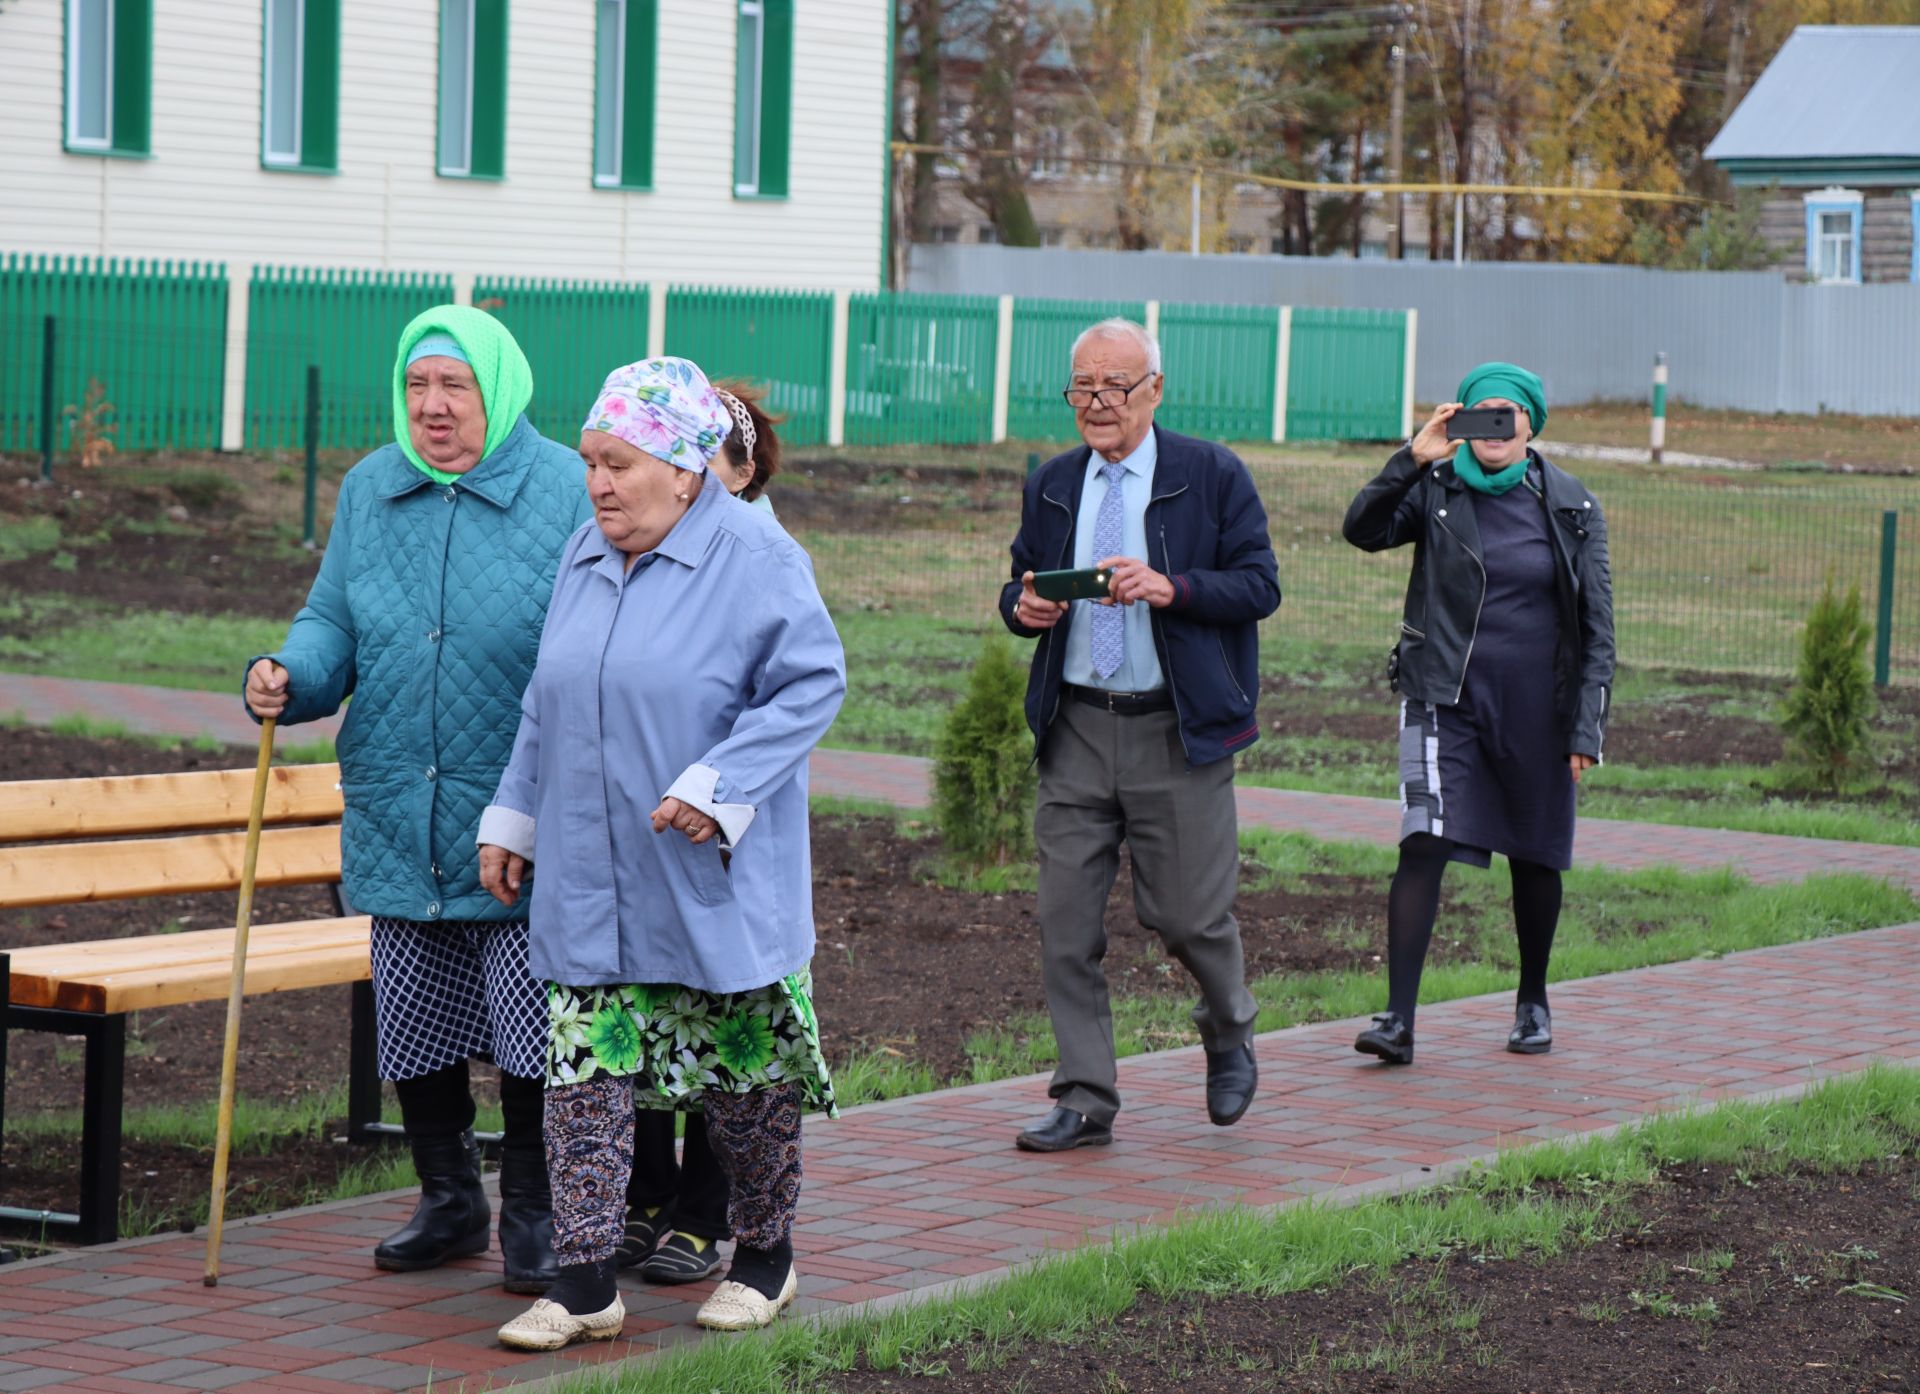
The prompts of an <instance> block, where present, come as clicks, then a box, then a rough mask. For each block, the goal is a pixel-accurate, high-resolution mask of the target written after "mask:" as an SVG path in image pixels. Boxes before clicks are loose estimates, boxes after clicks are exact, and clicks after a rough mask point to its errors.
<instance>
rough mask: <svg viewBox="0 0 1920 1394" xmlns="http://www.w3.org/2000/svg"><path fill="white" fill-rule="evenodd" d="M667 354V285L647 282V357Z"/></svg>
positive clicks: (660, 282) (660, 356)
mask: <svg viewBox="0 0 1920 1394" xmlns="http://www.w3.org/2000/svg"><path fill="white" fill-rule="evenodd" d="M666 352H667V283H666V282H665V281H649V282H647V357H649V358H663V357H665V356H666Z"/></svg>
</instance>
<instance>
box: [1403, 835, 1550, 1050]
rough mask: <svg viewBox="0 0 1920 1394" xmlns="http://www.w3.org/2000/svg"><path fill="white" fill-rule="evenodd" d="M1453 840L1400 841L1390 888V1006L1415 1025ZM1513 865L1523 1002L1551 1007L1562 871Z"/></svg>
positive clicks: (1514, 859) (1519, 863)
mask: <svg viewBox="0 0 1920 1394" xmlns="http://www.w3.org/2000/svg"><path fill="white" fill-rule="evenodd" d="M1452 851H1453V844H1452V843H1451V842H1449V841H1448V840H1447V839H1446V838H1444V837H1435V836H1433V835H1432V834H1431V833H1414V834H1413V835H1412V836H1411V837H1408V838H1407V839H1406V840H1405V841H1404V842H1402V843H1401V844H1400V865H1399V866H1398V867H1397V868H1396V869H1395V870H1394V873H1393V887H1392V889H1391V890H1389V891H1388V892H1387V1010H1388V1011H1390V1012H1398V1013H1399V1014H1400V1015H1401V1016H1403V1017H1405V1018H1406V1020H1407V1024H1408V1025H1412V1024H1413V1012H1414V1008H1415V1006H1417V1005H1418V1003H1419V1001H1420V970H1421V969H1422V968H1423V967H1425V966H1426V962H1427V945H1428V944H1429V943H1430V942H1432V939H1433V921H1434V918H1435V916H1437V915H1438V914H1439V912H1440V877H1441V875H1442V873H1444V872H1445V871H1446V869H1447V858H1448V856H1449V854H1450V853H1451V852H1452ZM1508 865H1509V866H1511V867H1512V869H1513V928H1514V933H1515V935H1516V937H1517V938H1518V939H1519V945H1520V990H1519V992H1518V993H1516V994H1515V996H1516V1000H1518V1001H1520V1002H1533V1003H1536V1004H1538V1005H1539V1006H1542V1007H1544V1006H1546V1005H1547V959H1548V957H1549V956H1550V955H1551V954H1552V952H1553V932H1554V930H1555V929H1556V928H1557V927H1558V926H1559V923H1560V873H1559V872H1558V871H1557V870H1556V869H1554V868H1553V867H1550V866H1542V865H1541V864H1540V863H1539V862H1528V861H1522V860H1520V859H1519V858H1518V857H1510V858H1508Z"/></svg>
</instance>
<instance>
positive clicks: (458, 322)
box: [393, 305, 533, 484]
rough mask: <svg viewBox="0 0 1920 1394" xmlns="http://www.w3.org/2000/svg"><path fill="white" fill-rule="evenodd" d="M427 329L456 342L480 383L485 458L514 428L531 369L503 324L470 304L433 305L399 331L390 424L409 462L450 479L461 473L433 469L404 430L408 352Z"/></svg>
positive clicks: (528, 391)
mask: <svg viewBox="0 0 1920 1394" xmlns="http://www.w3.org/2000/svg"><path fill="white" fill-rule="evenodd" d="M429 334H447V335H450V336H451V337H452V338H453V340H454V342H455V343H457V344H459V345H460V347H461V349H462V350H463V351H464V352H465V353H466V355H467V363H468V365H469V366H470V367H472V369H473V376H474V380H475V381H476V382H478V383H479V384H480V402H481V405H483V406H484V407H485V408H486V409H487V440H486V445H485V447H484V448H483V449H482V450H481V452H480V458H481V459H482V460H484V459H486V458H487V456H489V455H491V454H493V452H494V451H496V450H498V449H499V448H500V443H501V442H502V441H504V440H505V439H506V438H507V437H508V436H509V435H511V434H512V433H513V428H514V427H515V426H516V425H518V424H519V422H520V413H521V412H523V411H525V410H526V409H527V403H529V402H531V401H532V400H533V369H532V368H531V367H529V366H528V364H527V356H526V354H524V353H522V352H521V351H520V345H519V344H518V343H517V342H515V340H514V337H513V335H511V334H509V333H508V332H507V330H506V327H505V326H504V325H502V324H501V323H500V321H499V320H497V319H495V318H494V317H493V316H492V315H490V314H488V313H487V312H486V311H485V310H476V309H474V308H473V307H472V306H471V305H435V306H434V307H433V308H432V309H431V310H427V311H425V312H423V313H421V314H418V315H415V316H414V318H413V321H412V322H411V323H410V324H408V325H407V327H406V328H405V329H403V330H401V331H400V350H399V352H398V353H396V354H395V355H394V359H393V429H394V433H395V434H396V435H397V436H398V438H399V441H400V448H401V449H402V450H403V451H405V452H406V455H407V458H408V459H409V460H411V461H412V462H413V467H414V468H415V469H417V470H419V471H420V472H421V473H422V474H424V475H426V476H427V478H429V479H431V480H433V481H434V482H435V483H436V484H451V483H453V481H454V480H456V479H458V478H459V477H460V476H459V475H458V474H456V473H453V472H452V471H450V470H442V469H435V468H434V467H433V466H432V465H430V464H428V463H427V462H426V461H425V460H423V459H421V458H420V452H419V451H417V450H415V449H414V448H413V437H412V435H411V434H409V433H408V431H407V355H408V354H409V353H410V352H412V350H413V346H414V345H415V344H417V343H419V342H420V341H421V340H422V339H424V338H426V337H427V335H429Z"/></svg>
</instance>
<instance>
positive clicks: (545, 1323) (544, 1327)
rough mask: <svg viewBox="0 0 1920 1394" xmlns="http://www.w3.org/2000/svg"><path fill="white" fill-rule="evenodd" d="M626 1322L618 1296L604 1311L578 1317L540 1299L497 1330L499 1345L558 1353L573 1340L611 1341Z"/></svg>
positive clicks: (557, 1304) (553, 1303)
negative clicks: (556, 1351) (555, 1351)
mask: <svg viewBox="0 0 1920 1394" xmlns="http://www.w3.org/2000/svg"><path fill="white" fill-rule="evenodd" d="M626 1319H627V1309H626V1307H625V1306H624V1305H623V1304H622V1303H621V1301H620V1299H619V1298H618V1297H615V1298H614V1299H613V1305H612V1306H611V1307H608V1308H607V1309H606V1310H605V1311H601V1312H589V1313H587V1314H586V1315H585V1316H580V1317H577V1316H575V1315H574V1314H573V1313H572V1312H569V1311H568V1310H567V1309H566V1308H565V1307H562V1306H561V1305H560V1304H559V1303H558V1302H549V1301H547V1299H546V1298H544V1297H543V1298H541V1299H540V1300H539V1301H538V1302H536V1303H534V1304H533V1305H532V1306H531V1307H529V1308H528V1309H527V1310H526V1311H525V1312H523V1313H521V1314H520V1315H519V1316H517V1317H515V1318H514V1319H513V1320H512V1321H510V1322H508V1323H507V1324H506V1325H505V1326H503V1327H501V1328H500V1344H501V1345H503V1346H512V1347H514V1348H515V1349H517V1350H559V1349H560V1347H562V1346H564V1345H571V1344H572V1343H573V1342H575V1341H611V1340H612V1339H613V1338H614V1337H615V1336H618V1335H619V1334H620V1327H621V1326H622V1325H623V1324H624V1323H625V1321H626Z"/></svg>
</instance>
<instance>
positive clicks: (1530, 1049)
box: [1507, 1002, 1553, 1055]
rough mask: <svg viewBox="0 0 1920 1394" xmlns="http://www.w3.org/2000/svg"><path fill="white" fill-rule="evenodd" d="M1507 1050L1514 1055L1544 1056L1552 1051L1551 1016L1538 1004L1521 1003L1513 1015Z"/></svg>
mask: <svg viewBox="0 0 1920 1394" xmlns="http://www.w3.org/2000/svg"><path fill="white" fill-rule="evenodd" d="M1507 1049H1508V1050H1510V1051H1512V1052H1513V1053H1514V1054H1515V1055H1545V1054H1546V1053H1547V1052H1548V1051H1550V1050H1552V1049H1553V1016H1552V1014H1551V1013H1549V1012H1548V1011H1547V1009H1546V1008H1545V1007H1543V1006H1541V1005H1540V1004H1539V1003H1538V1002H1522V1003H1521V1004H1520V1005H1519V1007H1518V1008H1517V1009H1515V1011H1514V1013H1513V1030H1512V1031H1510V1032H1508V1033H1507Z"/></svg>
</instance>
